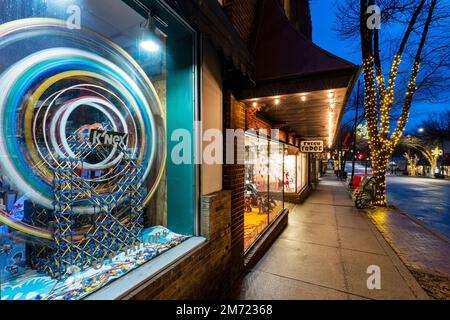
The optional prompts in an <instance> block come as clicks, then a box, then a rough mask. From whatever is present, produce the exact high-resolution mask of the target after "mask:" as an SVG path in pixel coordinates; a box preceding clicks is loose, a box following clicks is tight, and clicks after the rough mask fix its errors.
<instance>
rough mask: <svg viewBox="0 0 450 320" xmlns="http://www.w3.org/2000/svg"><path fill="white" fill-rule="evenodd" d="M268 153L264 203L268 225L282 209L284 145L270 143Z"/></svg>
mask: <svg viewBox="0 0 450 320" xmlns="http://www.w3.org/2000/svg"><path fill="white" fill-rule="evenodd" d="M269 153H270V157H269V194H268V197H267V198H265V199H264V201H265V205H266V206H267V207H268V212H269V223H271V222H272V221H274V220H275V219H276V218H277V217H278V216H279V215H280V213H281V212H282V211H283V208H284V194H283V193H284V186H285V175H284V144H282V143H279V142H275V141H270V151H269Z"/></svg>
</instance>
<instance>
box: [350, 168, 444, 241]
mask: <svg viewBox="0 0 450 320" xmlns="http://www.w3.org/2000/svg"><path fill="white" fill-rule="evenodd" d="M346 170H347V171H348V172H351V164H347V166H346ZM368 171H369V174H370V173H371V170H370V169H369V170H368ZM364 173H365V168H364V166H363V165H362V164H356V166H355V174H356V175H364ZM387 196H388V201H389V204H391V205H394V206H395V207H397V208H399V209H401V210H403V211H405V212H407V213H408V214H410V215H411V216H413V217H414V218H417V219H419V220H420V221H422V222H423V223H425V224H426V225H427V226H428V227H430V228H432V229H433V230H435V231H437V232H439V233H441V234H442V235H444V236H446V237H447V238H448V239H450V180H442V179H432V178H427V177H405V176H392V175H391V176H389V175H388V177H387Z"/></svg>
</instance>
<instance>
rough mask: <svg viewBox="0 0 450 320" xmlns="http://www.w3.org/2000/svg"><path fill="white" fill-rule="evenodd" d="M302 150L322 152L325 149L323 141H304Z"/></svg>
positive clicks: (301, 145)
mask: <svg viewBox="0 0 450 320" xmlns="http://www.w3.org/2000/svg"><path fill="white" fill-rule="evenodd" d="M300 151H301V152H304V153H322V152H323V151H324V148H323V141H320V140H316V141H302V142H301V144H300Z"/></svg>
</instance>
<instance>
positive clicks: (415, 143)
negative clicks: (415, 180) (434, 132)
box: [402, 136, 444, 178]
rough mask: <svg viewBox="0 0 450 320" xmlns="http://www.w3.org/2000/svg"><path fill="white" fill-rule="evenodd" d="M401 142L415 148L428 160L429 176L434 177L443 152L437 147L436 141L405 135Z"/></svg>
mask: <svg viewBox="0 0 450 320" xmlns="http://www.w3.org/2000/svg"><path fill="white" fill-rule="evenodd" d="M402 144H404V145H406V146H408V147H409V148H413V149H416V150H417V151H419V152H420V153H421V154H422V156H423V157H424V158H425V159H427V160H428V162H429V163H430V166H431V172H430V176H431V177H432V178H434V174H435V172H436V169H437V167H438V160H439V158H440V157H442V156H443V154H444V152H443V150H442V149H441V148H439V147H438V143H437V142H430V141H426V140H423V139H420V138H418V137H412V136H406V137H404V138H403V139H402Z"/></svg>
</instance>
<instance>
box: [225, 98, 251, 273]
mask: <svg viewBox="0 0 450 320" xmlns="http://www.w3.org/2000/svg"><path fill="white" fill-rule="evenodd" d="M223 109H224V110H223V116H224V128H226V129H243V130H245V123H246V116H245V114H246V110H245V104H244V103H241V102H238V101H236V100H235V99H234V97H233V95H232V94H231V92H225V93H224V103H223ZM244 148H245V145H240V144H238V143H236V144H235V149H234V157H235V164H226V165H224V167H223V188H224V190H228V191H230V192H231V260H232V270H231V273H232V277H233V278H236V277H238V276H239V275H240V274H241V272H242V270H243V266H244V184H245V183H244V182H245V181H244V177H245V167H244V165H242V164H237V163H243V161H242V160H243V159H237V155H238V152H237V151H238V149H240V150H243V149H244ZM224 151H225V154H224V156H225V159H226V158H227V154H226V147H225V148H224ZM242 154H243V153H242ZM238 160H240V161H238Z"/></svg>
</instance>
